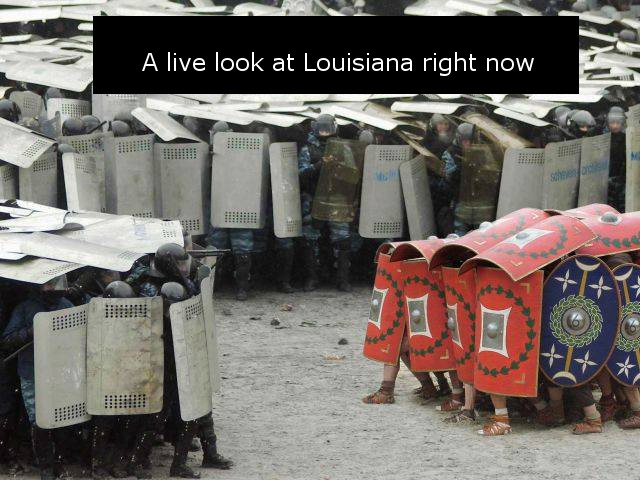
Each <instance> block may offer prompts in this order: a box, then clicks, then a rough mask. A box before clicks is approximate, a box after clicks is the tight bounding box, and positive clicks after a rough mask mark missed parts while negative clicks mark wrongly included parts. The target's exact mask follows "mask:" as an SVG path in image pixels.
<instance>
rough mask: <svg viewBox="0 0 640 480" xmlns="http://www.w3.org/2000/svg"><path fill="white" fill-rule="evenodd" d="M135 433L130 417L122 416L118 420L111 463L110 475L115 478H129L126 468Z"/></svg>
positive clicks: (131, 417) (132, 419) (133, 423)
mask: <svg viewBox="0 0 640 480" xmlns="http://www.w3.org/2000/svg"><path fill="white" fill-rule="evenodd" d="M134 432H135V422H134V418H133V416H132V415H123V416H122V417H120V418H118V427H117V435H116V448H115V453H114V455H113V461H112V463H111V469H110V473H111V476H112V477H115V478H125V477H128V476H129V472H127V467H128V464H129V456H130V451H129V450H130V448H131V443H132V442H131V441H132V437H133V435H134Z"/></svg>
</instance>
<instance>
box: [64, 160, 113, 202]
mask: <svg viewBox="0 0 640 480" xmlns="http://www.w3.org/2000/svg"><path fill="white" fill-rule="evenodd" d="M62 169H63V171H64V185H65V191H66V195H67V208H68V209H69V210H73V211H76V212H77V211H80V210H87V211H90V212H104V211H105V207H106V206H105V205H104V203H102V195H101V191H100V187H101V186H102V185H104V181H101V179H100V178H99V177H98V168H97V167H96V159H95V158H94V157H93V156H92V155H90V154H86V155H82V154H79V153H65V154H64V155H62Z"/></svg>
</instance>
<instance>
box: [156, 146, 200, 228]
mask: <svg viewBox="0 0 640 480" xmlns="http://www.w3.org/2000/svg"><path fill="white" fill-rule="evenodd" d="M208 155H209V145H207V144H206V143H202V142H198V143H156V144H155V145H154V147H153V156H154V162H155V189H156V192H155V199H156V212H157V215H158V216H161V217H162V218H167V219H172V220H180V223H181V224H182V227H183V228H184V230H185V231H187V232H188V233H190V234H191V235H202V234H204V233H206V232H207V227H208V224H209V222H208V217H209V216H208V215H207V213H208V212H207V205H208V203H209V202H208V200H209V198H208V197H209V178H210V177H209V170H208V161H207V160H208Z"/></svg>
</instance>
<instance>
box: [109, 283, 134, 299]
mask: <svg viewBox="0 0 640 480" xmlns="http://www.w3.org/2000/svg"><path fill="white" fill-rule="evenodd" d="M135 296H136V294H135V292H134V291H133V288H131V285H129V284H128V283H127V282H123V281H121V280H116V281H115V282H111V283H110V284H109V285H107V288H105V289H104V295H103V297H104V298H135Z"/></svg>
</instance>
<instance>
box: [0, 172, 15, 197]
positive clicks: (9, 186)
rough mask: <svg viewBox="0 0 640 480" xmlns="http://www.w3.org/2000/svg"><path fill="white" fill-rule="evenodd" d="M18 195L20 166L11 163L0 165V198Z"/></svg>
mask: <svg viewBox="0 0 640 480" xmlns="http://www.w3.org/2000/svg"><path fill="white" fill-rule="evenodd" d="M17 197H18V167H16V166H15V165H11V164H9V163H7V164H5V165H2V166H0V198H17Z"/></svg>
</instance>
